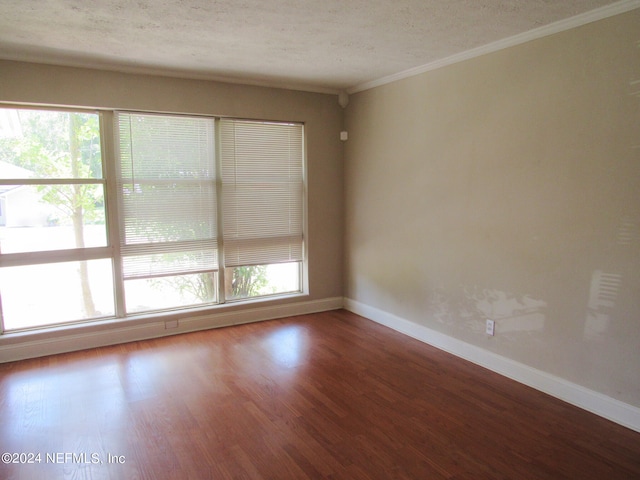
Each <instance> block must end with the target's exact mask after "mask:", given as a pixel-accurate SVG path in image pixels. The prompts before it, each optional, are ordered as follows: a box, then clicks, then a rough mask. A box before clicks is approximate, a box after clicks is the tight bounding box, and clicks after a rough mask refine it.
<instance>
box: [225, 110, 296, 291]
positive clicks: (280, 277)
mask: <svg viewBox="0 0 640 480" xmlns="http://www.w3.org/2000/svg"><path fill="white" fill-rule="evenodd" d="M220 123H221V125H220V132H221V134H220V137H221V142H220V143H221V147H220V152H221V164H222V206H223V215H222V217H223V232H224V235H223V238H224V263H225V266H226V267H227V268H228V269H231V271H232V274H231V275H229V274H228V275H227V284H226V285H225V295H226V296H227V298H230V299H237V298H246V297H251V296H255V295H261V294H266V293H283V292H288V291H295V290H299V289H300V287H299V285H300V268H299V265H300V263H301V262H302V245H303V242H302V240H303V235H302V233H303V231H302V202H303V195H304V188H303V177H302V173H303V170H302V165H303V161H302V160H303V149H302V127H301V126H300V125H295V124H291V125H283V124H269V123H257V122H247V121H238V120H222V121H221V122H220Z"/></svg>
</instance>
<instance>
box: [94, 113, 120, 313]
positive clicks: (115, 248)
mask: <svg viewBox="0 0 640 480" xmlns="http://www.w3.org/2000/svg"><path fill="white" fill-rule="evenodd" d="M114 121H115V120H114V115H113V112H111V111H109V112H103V114H102V116H101V124H100V130H101V132H102V149H103V150H102V151H103V158H104V161H103V162H102V168H103V176H104V178H105V179H106V181H107V186H106V189H105V190H106V192H105V196H106V199H105V203H106V207H107V218H106V221H107V235H108V242H109V245H110V246H111V248H112V252H113V253H112V257H111V261H112V268H113V292H114V301H115V316H116V317H119V318H122V317H124V316H125V315H126V311H125V304H124V284H123V276H122V257H121V254H120V209H119V202H118V183H117V178H118V172H117V164H118V162H117V160H116V158H117V157H116V148H117V145H118V143H117V140H116V135H115V132H114V126H115V123H114Z"/></svg>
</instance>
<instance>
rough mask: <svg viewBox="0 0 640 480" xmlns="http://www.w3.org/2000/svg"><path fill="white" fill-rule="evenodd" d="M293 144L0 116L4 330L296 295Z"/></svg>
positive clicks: (130, 115) (194, 119) (298, 130)
mask: <svg viewBox="0 0 640 480" xmlns="http://www.w3.org/2000/svg"><path fill="white" fill-rule="evenodd" d="M105 122H109V124H111V122H113V128H107V129H105V128H102V127H103V126H104V124H105ZM105 131H110V132H111V131H112V132H113V134H112V135H110V136H108V135H105V133H104V132H105ZM303 142H304V131H303V126H302V125H301V124H295V123H273V122H260V121H246V120H233V119H216V118H212V117H198V116H184V115H159V114H146V113H134V112H88V111H54V110H44V109H41V110H36V109H15V108H0V308H1V310H0V312H1V314H2V329H3V331H17V330H22V329H28V328H42V327H45V326H49V325H57V324H63V323H69V322H78V321H89V320H92V319H108V318H126V317H128V316H131V315H135V314H139V313H143V312H144V313H149V312H161V311H167V310H175V309H185V308H193V307H203V306H207V305H214V304H220V303H226V302H232V301H233V302H239V301H246V300H247V299H250V298H256V297H268V296H271V295H281V294H293V293H299V292H301V291H302V278H303V275H302V273H303V262H304V231H303V226H304V221H303V212H304V197H305V188H304V184H305V183H304V144H303ZM105 145H106V146H107V148H104V146H105ZM104 152H111V153H109V156H106V155H105V153H104Z"/></svg>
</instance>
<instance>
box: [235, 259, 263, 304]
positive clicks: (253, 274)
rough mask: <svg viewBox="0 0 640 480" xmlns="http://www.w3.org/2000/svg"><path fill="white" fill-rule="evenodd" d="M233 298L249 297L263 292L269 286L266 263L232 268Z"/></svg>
mask: <svg viewBox="0 0 640 480" xmlns="http://www.w3.org/2000/svg"><path fill="white" fill-rule="evenodd" d="M232 271H233V279H232V281H231V288H232V292H231V298H248V297H255V296H256V295H261V294H263V293H264V292H263V289H264V288H265V287H266V286H267V283H268V280H267V267H266V265H253V266H250V267H236V268H233V269H232Z"/></svg>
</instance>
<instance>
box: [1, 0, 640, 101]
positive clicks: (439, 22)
mask: <svg viewBox="0 0 640 480" xmlns="http://www.w3.org/2000/svg"><path fill="white" fill-rule="evenodd" d="M614 3H624V2H615V1H611V0H562V1H553V0H502V1H501V0H393V1H391V0H323V1H320V0H0V58H4V59H10V60H24V61H35V62H44V63H52V64H60V65H74V66H89V67H100V68H108V69H116V70H123V71H140V72H145V71H149V72H153V73H158V72H162V73H165V74H168V75H177V76H184V77H192V78H216V79H228V80H230V81H239V82H247V83H258V84H265V85H280V86H284V87H288V88H300V89H305V90H316V91H339V90H348V89H353V88H355V87H357V86H358V85H362V84H365V83H367V82H372V81H375V80H377V79H380V78H383V77H387V76H389V75H393V74H396V73H398V72H403V71H406V70H409V69H415V68H417V67H420V66H422V65H426V64H430V63H432V62H436V61H438V60H441V59H443V58H447V57H450V56H452V55H456V54H460V53H461V52H465V51H468V50H470V49H474V48H477V47H479V46H482V45H486V44H490V43H492V42H496V41H499V40H502V39H505V38H508V37H512V36H514V35H517V34H520V33H523V32H527V31H529V30H532V29H535V28H538V27H542V26H544V25H548V24H551V23H553V22H558V21H561V20H565V19H567V18H570V17H573V16H575V15H578V14H583V13H585V12H589V11H591V10H593V9H596V8H599V7H602V6H605V5H610V4H614ZM627 3H628V2H627Z"/></svg>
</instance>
